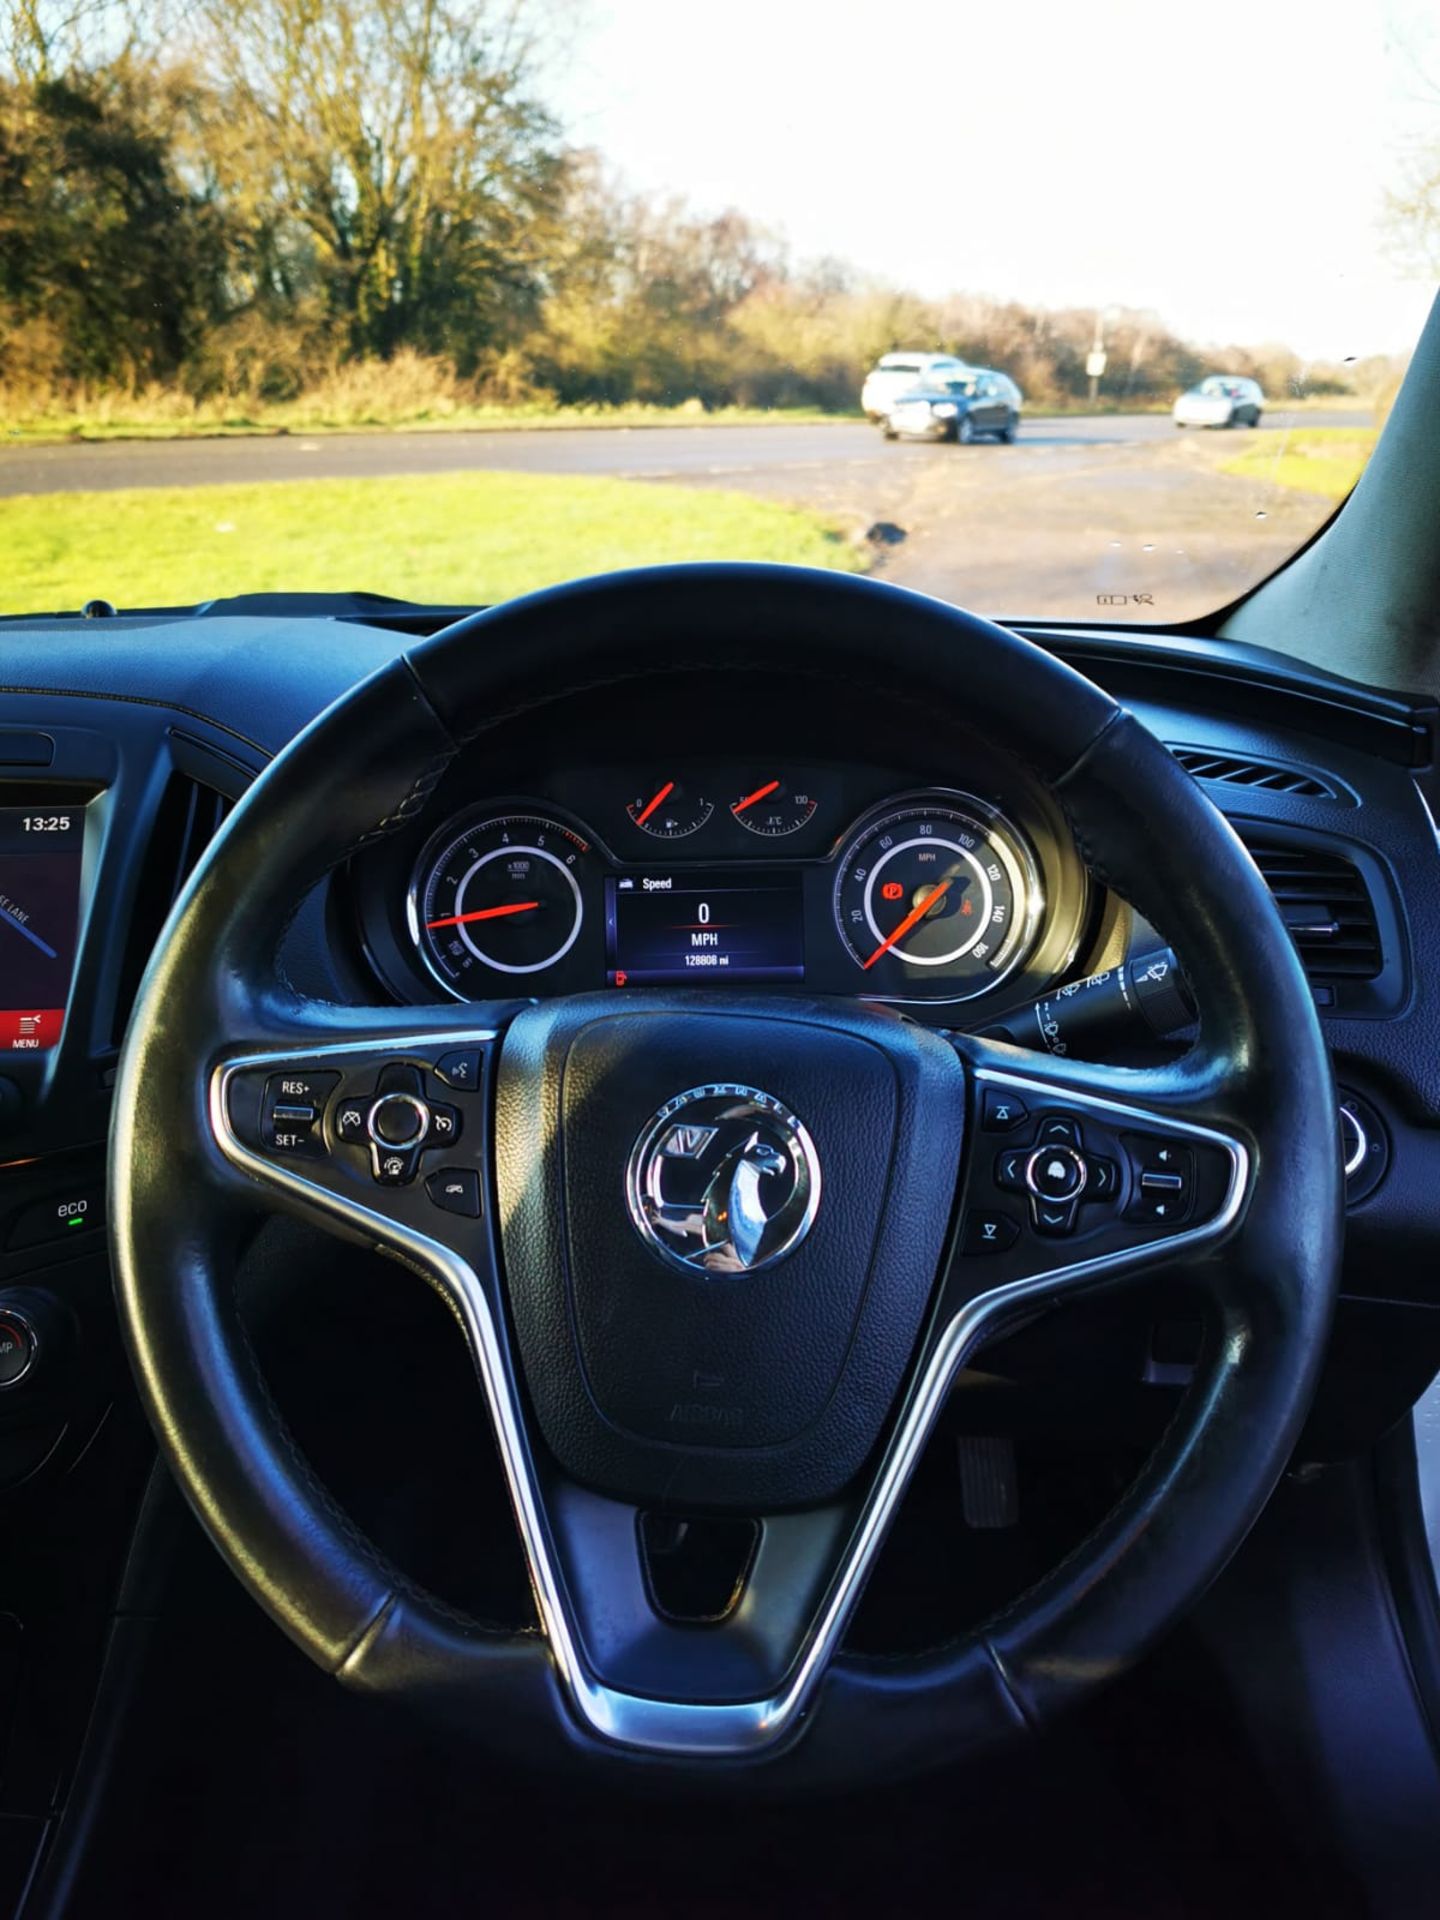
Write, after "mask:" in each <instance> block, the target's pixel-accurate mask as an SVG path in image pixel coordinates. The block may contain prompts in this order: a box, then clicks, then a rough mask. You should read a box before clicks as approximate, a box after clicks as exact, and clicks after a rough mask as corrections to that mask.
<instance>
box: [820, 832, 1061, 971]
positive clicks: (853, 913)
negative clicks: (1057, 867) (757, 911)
mask: <svg viewBox="0 0 1440 1920" xmlns="http://www.w3.org/2000/svg"><path fill="white" fill-rule="evenodd" d="M952 799H953V804H952ZM1040 907H1041V895H1040V881H1039V875H1038V872H1037V869H1036V866H1035V862H1034V859H1033V857H1032V856H1031V854H1030V851H1029V849H1028V847H1027V846H1026V845H1025V842H1024V840H1023V839H1022V838H1021V836H1020V835H1019V833H1018V832H1017V831H1016V830H1015V828H1013V827H1012V826H1010V824H1009V823H1008V822H1007V821H1005V820H1004V819H1002V818H1001V816H1000V815H999V814H997V813H995V812H994V811H993V810H992V809H990V808H989V807H986V806H985V805H984V804H983V803H982V802H981V801H978V800H971V799H969V798H968V797H967V796H961V795H955V796H949V795H947V796H945V797H944V798H935V799H931V798H929V797H924V798H920V799H917V800H916V801H915V802H914V803H913V804H911V805H908V806H904V805H902V806H897V807H895V808H893V809H890V810H887V811H886V812H884V813H882V814H881V815H879V816H878V817H877V818H875V819H873V820H871V821H869V822H868V823H866V824H864V825H862V827H861V828H860V830H859V832H858V833H857V834H856V836H855V838H854V840H853V841H852V842H851V843H850V845H849V846H848V847H847V848H846V849H845V852H844V854H843V856H842V857H841V860H840V865H839V868H838V870H837V874H836V880H835V922H836V926H837V927H838V929H839V932H840V938H841V939H842V940H843V941H844V943H845V946H846V947H847V949H848V950H849V953H850V956H851V958H852V959H853V960H854V962H855V964H856V966H857V967H858V968H859V970H860V972H861V973H862V974H863V975H864V976H865V980H864V984H863V986H862V988H861V990H862V991H863V992H867V993H873V994H875V995H876V996H877V997H880V998H886V999H901V1000H916V999H937V1000H968V999H971V998H972V997H973V996H974V995H975V994H978V993H984V992H985V991H986V990H987V989H988V988H989V987H992V986H994V984H995V983H996V981H997V980H999V979H1000V978H1001V977H1002V976H1003V975H1004V974H1006V973H1008V972H1009V971H1010V970H1011V969H1012V968H1013V967H1014V966H1016V965H1017V964H1018V963H1019V962H1020V961H1021V960H1022V959H1023V958H1024V957H1025V954H1026V953H1027V952H1028V951H1029V950H1030V947H1031V946H1032V945H1033V942H1034V933H1035V928H1036V923H1037V920H1038V918H1039V913H1040Z"/></svg>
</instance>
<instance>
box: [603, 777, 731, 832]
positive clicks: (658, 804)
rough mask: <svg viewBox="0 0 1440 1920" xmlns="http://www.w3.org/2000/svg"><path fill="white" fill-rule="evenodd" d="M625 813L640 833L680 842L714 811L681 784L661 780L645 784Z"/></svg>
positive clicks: (709, 804)
mask: <svg viewBox="0 0 1440 1920" xmlns="http://www.w3.org/2000/svg"><path fill="white" fill-rule="evenodd" d="M625 811H626V812H627V813H628V814H629V816H630V818H631V819H632V820H633V821H634V822H635V824H636V826H637V827H639V828H640V830H641V832H642V833H648V834H652V835H653V836H654V838H655V839H657V840H683V839H684V838H685V837H686V835H687V834H691V833H695V832H696V831H697V830H698V829H699V828H701V827H703V826H704V824H705V822H706V821H707V820H708V819H709V818H710V816H711V814H712V813H713V812H714V811H715V808H714V806H713V805H712V803H711V802H710V801H709V800H707V799H706V798H705V796H704V795H703V794H701V793H696V792H694V790H693V789H692V788H689V787H687V786H685V785H684V784H683V783H682V782H681V781H679V780H667V779H663V778H660V779H656V780H653V781H650V780H647V781H646V783H645V787H644V790H643V791H642V792H641V793H638V794H637V795H636V796H635V798H634V799H633V800H631V801H629V802H627V804H626V807H625Z"/></svg>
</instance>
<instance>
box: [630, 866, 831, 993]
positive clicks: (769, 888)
mask: <svg viewBox="0 0 1440 1920" xmlns="http://www.w3.org/2000/svg"><path fill="white" fill-rule="evenodd" d="M605 945H606V967H607V973H606V978H607V979H608V981H609V983H610V985H611V986H612V987H627V986H628V987H655V986H666V985H675V984H678V983H679V982H680V981H689V982H690V983H691V985H695V986H699V985H704V984H706V983H708V982H715V983H718V982H720V981H729V980H751V981H755V980H803V979H804V977H805V935H804V928H803V922H802V914H801V899H800V876H799V875H798V874H796V873H774V874H769V873H766V874H751V873H744V874H737V873H725V872H723V871H720V872H709V873H695V872H690V873H687V872H685V871H684V870H683V869H682V870H679V871H675V872H651V873H626V874H622V875H620V876H619V877H618V878H617V877H615V876H613V875H612V876H611V877H610V878H609V879H608V880H607V881H606V883H605Z"/></svg>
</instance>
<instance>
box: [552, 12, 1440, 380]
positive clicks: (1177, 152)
mask: <svg viewBox="0 0 1440 1920" xmlns="http://www.w3.org/2000/svg"><path fill="white" fill-rule="evenodd" d="M573 31H574V33H575V39H574V42H573V43H572V45H571V46H570V48H569V51H568V54H567V57H566V59H565V60H564V62H563V64H562V65H560V66H559V67H558V68H557V69H556V70H555V71H554V72H553V73H552V75H551V78H550V81H549V84H548V87H547V91H548V94H549V96H550V98H551V100H552V102H553V104H554V105H555V107H556V108H557V110H558V111H559V112H560V114H561V116H562V118H563V120H564V122H565V124H566V127H567V130H568V132H569V134H570V137H571V138H572V139H573V140H575V141H577V142H578V143H580V144H584V145H593V146H596V147H598V148H599V149H600V150H601V152H602V153H604V154H605V155H606V157H607V159H608V160H609V161H610V163H611V164H612V166H613V167H614V168H615V169H616V170H617V172H618V174H619V176H620V177H621V179H622V180H623V181H624V183H625V184H626V185H627V186H629V187H631V188H634V189H637V190H644V191H654V192H663V193H679V194H682V195H683V196H684V197H685V198H686V199H688V200H689V201H691V202H692V203H693V204H694V205H695V206H696V207H697V208H698V209H700V210H702V211H707V212H717V211H719V210H720V209H722V208H724V207H727V206H734V207H738V208H740V209H741V210H743V211H744V212H746V213H747V214H749V215H750V216H752V217H753V218H755V219H757V220H759V221H760V222H762V223H763V224H764V225H766V226H767V227H770V228H772V229H774V230H776V231H778V232H779V233H780V234H782V235H783V237H784V239H785V240H786V242H787V243H788V245H789V248H790V250H791V253H792V256H793V257H794V258H796V259H798V260H805V259H813V258H819V257H821V256H825V255H836V256H839V257H841V258H844V259H847V260H849V261H852V262H853V263H855V264H856V265H857V266H859V267H861V268H862V269H864V270H866V271H869V272H872V273H874V274H876V275H878V276H881V277H883V278H885V279H890V280H895V281H897V282H900V283H902V284H904V285H907V286H910V287H913V288H915V289H916V291H918V292H920V293H924V294H930V295H938V294H943V293H947V292H950V291H956V290H960V291H965V292H972V293H984V294H991V295H995V296H999V297H1002V298H1014V299H1019V300H1023V301H1026V302H1029V303H1033V304H1036V305H1040V306H1051V307H1059V306H1094V307H1097V308H1103V307H1106V306H1111V305H1115V306H1126V307H1137V308H1145V309H1152V310H1154V311H1155V312H1157V313H1158V314H1159V315H1160V316H1161V317H1162V319H1164V320H1165V321H1166V322H1167V323H1168V324H1169V325H1170V326H1172V327H1173V328H1175V329H1176V330H1177V331H1178V332H1180V333H1181V334H1182V335H1184V336H1185V337H1187V338H1190V339H1192V340H1195V341H1197V342H1203V343H1216V344H1223V343H1227V342H1228V343H1236V344H1239V343H1244V344H1259V343H1262V342H1271V341H1283V342H1285V343H1286V344H1288V345H1290V346H1292V347H1293V348H1295V350H1296V351H1297V352H1299V353H1301V354H1304V355H1307V356H1309V357H1311V358H1315V359H1340V358H1343V357H1344V356H1346V355H1349V354H1354V355H1356V356H1361V357H1363V356H1364V355H1366V354H1369V353H1376V352H1393V351H1401V350H1404V349H1405V348H1407V347H1409V346H1410V345H1412V344H1413V343H1414V340H1415V338H1416V336H1417V335H1418V333H1419V331H1420V327H1421V325H1422V323H1423V321H1424V317H1425V313H1426V311H1427V310H1428V307H1429V304H1430V299H1431V296H1432V294H1433V291H1434V289H1433V287H1431V286H1429V285H1427V284H1425V283H1424V282H1423V281H1419V280H1416V279H1413V278H1406V277H1404V276H1403V275H1402V273H1401V272H1400V271H1399V270H1398V269H1397V267H1396V266H1395V264H1394V263H1393V261H1392V260H1391V259H1390V258H1389V257H1387V252H1386V244H1385V236H1384V233H1383V232H1382V228H1381V219H1380V215H1381V210H1382V204H1383V194H1384V189H1385V187H1386V185H1387V184H1391V183H1393V182H1394V181H1395V180H1396V178H1397V176H1398V173H1399V168H1400V164H1401V154H1402V150H1403V148H1404V145H1405V143H1406V142H1407V141H1410V140H1413V139H1415V138H1417V137H1421V136H1423V135H1424V134H1425V133H1426V132H1427V131H1429V130H1431V129H1433V132H1434V137H1435V138H1436V139H1437V140H1440V5H1437V4H1436V0H1350V3H1349V4H1341V0H1205V3H1204V4H1203V5H1202V4H1195V3H1194V0H1022V4H1019V5H1012V6H1004V5H1000V4H996V3H994V0H992V3H991V4H988V5H985V6H983V7H982V6H977V5H974V4H973V0H899V3H898V4H897V5H895V6H893V7H889V6H886V5H884V4H881V0H723V4H714V3H713V0H710V3H708V4H707V0H579V5H578V9H577V12H576V14H575V25H574V28H573ZM1427 67H1428V70H1429V72H1430V73H1431V74H1432V75H1434V76H1435V79H1436V82H1437V85H1436V91H1435V93H1434V95H1433V96H1432V97H1431V98H1430V99H1429V101H1428V102H1427V101H1426V99H1425V96H1424V85H1423V77H1422V76H1423V73H1424V71H1425V70H1426V69H1427Z"/></svg>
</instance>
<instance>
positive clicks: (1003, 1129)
mask: <svg viewBox="0 0 1440 1920" xmlns="http://www.w3.org/2000/svg"><path fill="white" fill-rule="evenodd" d="M1029 1118H1030V1110H1029V1108H1028V1107H1027V1106H1026V1105H1025V1102H1024V1101H1023V1100H1022V1099H1021V1098H1020V1096H1019V1095H1018V1094H1015V1093H1002V1092H1001V1090H1000V1089H999V1088H998V1087H986V1089H985V1091H984V1093H983V1094H982V1095H981V1098H980V1124H981V1126H982V1127H983V1128H984V1129H985V1131H986V1133H1011V1132H1013V1131H1014V1129H1015V1128H1016V1127H1022V1126H1024V1124H1025V1122H1026V1121H1027V1120H1028V1119H1029Z"/></svg>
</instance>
